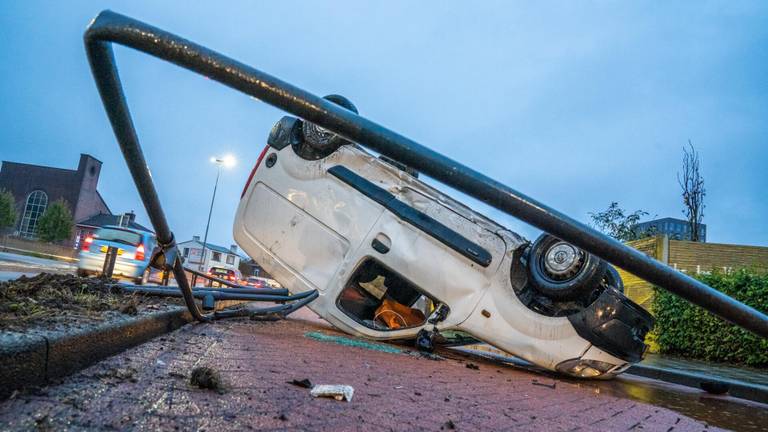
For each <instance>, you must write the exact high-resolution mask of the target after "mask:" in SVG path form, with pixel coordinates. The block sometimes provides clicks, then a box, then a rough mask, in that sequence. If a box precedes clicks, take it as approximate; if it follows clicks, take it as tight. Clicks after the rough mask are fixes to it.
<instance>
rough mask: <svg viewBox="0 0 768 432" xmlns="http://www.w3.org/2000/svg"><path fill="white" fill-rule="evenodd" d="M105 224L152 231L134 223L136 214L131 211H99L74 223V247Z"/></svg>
mask: <svg viewBox="0 0 768 432" xmlns="http://www.w3.org/2000/svg"><path fill="white" fill-rule="evenodd" d="M107 225H111V226H121V227H126V228H131V229H134V230H140V231H147V232H154V231H152V230H151V229H149V228H147V227H145V226H144V225H140V224H138V223H136V214H135V213H133V212H132V211H130V212H128V213H124V214H121V215H113V214H106V213H99V214H97V215H94V216H91V217H89V218H88V219H85V220H82V221H80V222H77V223H76V224H75V240H74V246H75V247H76V248H77V247H79V246H80V242H82V241H83V239H84V238H86V237H88V236H90V235H93V233H94V232H96V230H97V229H99V228H101V227H103V226H107Z"/></svg>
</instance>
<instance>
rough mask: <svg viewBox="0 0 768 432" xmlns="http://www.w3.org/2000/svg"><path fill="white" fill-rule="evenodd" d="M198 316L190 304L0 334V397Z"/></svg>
mask: <svg viewBox="0 0 768 432" xmlns="http://www.w3.org/2000/svg"><path fill="white" fill-rule="evenodd" d="M191 321H192V316H191V315H190V313H189V311H187V309H186V308H184V307H177V308H173V309H171V310H167V311H161V312H154V313H149V314H146V315H143V316H139V317H134V318H128V319H122V320H118V321H116V322H114V321H113V322H109V323H104V324H98V325H93V326H87V327H84V328H82V329H77V330H75V331H72V330H70V331H41V332H35V333H29V334H26V333H16V332H4V333H2V334H0V365H2V367H0V400H1V399H5V398H7V397H8V396H10V395H11V394H13V392H14V391H16V390H19V389H21V388H23V387H27V386H39V385H44V384H47V383H48V382H49V381H50V380H52V379H55V378H61V377H63V376H66V375H69V374H71V373H73V372H75V371H78V370H80V369H83V368H85V367H87V366H90V365H91V364H93V363H96V362H98V361H100V360H103V359H105V358H107V357H109V356H112V355H114V354H117V353H119V352H121V351H124V350H126V349H128V348H131V347H133V346H136V345H139V344H141V343H144V342H146V341H148V340H150V339H152V338H155V337H157V336H160V335H163V334H166V333H169V332H171V331H173V330H176V329H178V328H179V327H181V326H183V325H184V324H187V323H189V322H191Z"/></svg>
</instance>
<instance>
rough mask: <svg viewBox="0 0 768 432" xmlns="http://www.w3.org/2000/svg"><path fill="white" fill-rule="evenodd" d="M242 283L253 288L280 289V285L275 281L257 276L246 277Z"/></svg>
mask: <svg viewBox="0 0 768 432" xmlns="http://www.w3.org/2000/svg"><path fill="white" fill-rule="evenodd" d="M244 282H245V285H247V286H249V287H254V288H282V285H280V283H279V282H277V281H276V280H274V279H269V278H264V277H259V276H248V277H246V278H245V281H244Z"/></svg>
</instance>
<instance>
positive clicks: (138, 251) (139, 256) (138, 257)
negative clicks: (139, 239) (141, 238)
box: [134, 244, 144, 261]
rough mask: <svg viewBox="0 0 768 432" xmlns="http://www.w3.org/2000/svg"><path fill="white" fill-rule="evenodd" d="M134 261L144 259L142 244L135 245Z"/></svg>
mask: <svg viewBox="0 0 768 432" xmlns="http://www.w3.org/2000/svg"><path fill="white" fill-rule="evenodd" d="M134 258H136V261H144V245H143V244H140V245H139V246H138V247H136V256H135V257H134Z"/></svg>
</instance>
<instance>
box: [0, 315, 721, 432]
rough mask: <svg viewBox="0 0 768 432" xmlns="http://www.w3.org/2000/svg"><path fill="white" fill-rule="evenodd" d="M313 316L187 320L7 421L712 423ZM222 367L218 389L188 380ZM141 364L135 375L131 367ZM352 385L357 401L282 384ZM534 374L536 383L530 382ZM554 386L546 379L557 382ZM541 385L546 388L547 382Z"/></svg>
mask: <svg viewBox="0 0 768 432" xmlns="http://www.w3.org/2000/svg"><path fill="white" fill-rule="evenodd" d="M317 331H321V332H326V333H332V330H330V329H328V328H327V327H324V326H319V325H318V324H317V323H315V322H311V321H301V320H288V321H280V322H272V323H265V322H252V321H247V320H242V321H222V322H218V323H216V324H214V325H188V326H186V327H184V328H182V329H180V330H177V331H176V332H173V333H171V334H169V335H167V336H164V337H161V338H158V339H155V340H154V341H152V342H150V343H147V344H144V345H142V346H140V347H137V348H134V349H132V350H129V351H126V352H125V353H123V354H120V355H118V356H115V357H112V358H110V359H108V360H106V361H104V362H101V363H99V364H97V365H94V366H92V367H90V368H88V369H85V370H83V371H81V372H80V373H78V374H75V375H73V376H71V377H69V378H67V379H66V380H64V381H63V382H62V383H61V384H59V385H55V386H50V387H48V388H45V389H41V390H39V391H37V392H32V393H30V394H23V395H19V396H18V397H16V398H15V399H13V400H9V401H5V402H3V403H2V404H0V426H1V427H2V429H4V430H28V429H35V428H37V429H43V430H46V429H48V430H65V429H68V430H90V429H100V430H200V431H203V430H209V431H220V430H323V431H325V430H333V431H347V430H366V431H377V430H404V431H415V430H430V431H439V430H451V429H455V430H483V431H485V430H489V431H493V430H537V431H558V430H588V431H591V430H595V431H615V430H659V431H689V430H691V431H694V430H695V431H701V430H704V429H707V430H717V429H716V428H713V427H711V426H708V425H706V424H704V423H701V422H698V421H695V420H693V419H691V418H688V417H685V416H683V415H681V414H678V413H676V412H674V411H671V410H668V409H664V408H660V407H655V406H652V405H647V404H644V403H640V402H635V401H632V400H629V399H623V398H618V397H614V396H610V395H606V394H604V393H600V392H596V391H594V390H593V389H589V388H587V387H583V386H579V385H578V384H574V383H570V382H567V381H559V380H558V381H553V380H552V378H548V377H545V376H542V375H536V374H532V373H530V372H527V371H523V370H518V369H514V368H509V367H503V366H499V365H497V364H493V363H486V362H483V361H478V360H474V359H473V360H471V361H472V362H473V363H475V364H477V366H478V367H479V368H478V369H477V370H475V369H470V368H468V367H466V364H467V362H468V361H469V360H463V359H461V358H459V359H456V358H453V359H446V360H442V361H435V360H430V359H426V358H423V357H421V356H418V355H413V354H407V353H405V354H402V353H401V354H398V353H388V352H382V351H375V350H370V349H365V348H358V347H349V346H342V345H337V344H333V343H329V342H324V341H318V340H315V339H311V338H307V337H305V336H304V335H305V334H306V333H307V332H317ZM197 365H207V366H212V367H215V368H217V369H218V370H219V371H221V373H222V375H223V377H224V379H225V381H226V382H227V388H226V390H225V391H224V392H223V393H222V394H218V393H216V392H213V391H210V390H201V389H196V388H192V387H190V385H189V384H188V379H187V377H188V375H189V371H190V369H191V368H192V367H194V366H197ZM134 371H135V372H134ZM304 378H308V379H310V380H311V381H312V382H313V383H314V384H334V383H339V384H349V385H352V386H353V387H354V388H355V395H354V398H353V400H352V402H350V403H347V402H338V401H335V400H332V399H314V398H312V397H310V395H309V390H308V389H304V388H300V387H296V386H293V385H290V384H287V383H286V381H290V380H293V379H304ZM534 381H535V382H537V383H538V384H534ZM555 383H556V388H551V387H549V386H547V385H548V384H555ZM540 384H545V385H540Z"/></svg>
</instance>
